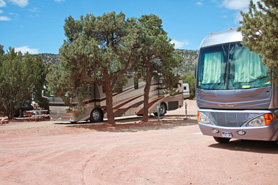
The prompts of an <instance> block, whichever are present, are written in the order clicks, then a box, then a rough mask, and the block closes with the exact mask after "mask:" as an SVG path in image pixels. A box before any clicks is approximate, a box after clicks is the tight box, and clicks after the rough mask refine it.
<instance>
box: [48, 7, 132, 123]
mask: <svg viewBox="0 0 278 185" xmlns="http://www.w3.org/2000/svg"><path fill="white" fill-rule="evenodd" d="M64 30H65V35H66V37H67V40H65V41H64V44H63V46H62V47H61V48H60V56H61V65H60V66H56V67H55V69H53V72H52V73H51V74H50V75H48V77H47V78H48V81H49V84H50V86H51V88H52V89H53V90H54V91H55V94H56V95H57V96H60V97H63V96H64V95H63V94H64V93H65V92H67V93H68V94H69V96H68V98H64V102H65V103H67V104H69V105H70V101H69V98H70V97H72V96H73V94H74V93H75V92H76V93H77V96H78V100H79V103H78V109H79V111H80V112H81V110H82V108H83V102H84V101H83V100H84V99H85V98H86V96H87V94H88V87H89V85H90V84H93V83H98V84H100V85H102V86H103V87H104V88H105V93H106V109H107V118H108V123H109V124H111V125H114V124H115V120H114V115H113V100H112V95H113V93H114V92H117V91H118V90H119V89H121V88H122V87H123V86H124V85H125V83H126V82H127V75H125V74H126V72H127V71H129V70H131V68H133V67H134V65H133V62H134V61H135V60H134V55H135V47H134V46H135V39H134V38H135V37H136V31H135V19H134V18H131V19H126V17H125V14H124V13H119V14H116V13H115V12H111V13H107V14H103V15H102V16H98V17H96V16H94V15H92V14H87V15H86V16H85V17H83V16H81V17H80V20H74V19H73V18H72V17H71V16H69V17H68V18H67V19H66V21H65V25H64Z"/></svg>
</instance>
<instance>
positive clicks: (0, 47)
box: [0, 44, 5, 56]
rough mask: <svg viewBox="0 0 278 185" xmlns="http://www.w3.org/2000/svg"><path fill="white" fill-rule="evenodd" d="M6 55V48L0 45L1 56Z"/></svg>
mask: <svg viewBox="0 0 278 185" xmlns="http://www.w3.org/2000/svg"><path fill="white" fill-rule="evenodd" d="M4 53H5V51H4V46H3V45H1V44H0V56H3V55H4Z"/></svg>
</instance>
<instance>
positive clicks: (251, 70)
mask: <svg viewBox="0 0 278 185" xmlns="http://www.w3.org/2000/svg"><path fill="white" fill-rule="evenodd" d="M267 70H268V69H267V68H266V67H265V66H264V65H263V64H262V63H261V58H260V56H259V54H256V53H254V52H251V51H250V50H249V49H247V48H246V47H244V46H242V45H241V44H240V43H233V44H224V45H219V46H213V47H207V48H202V49H201V50H200V58H199V65H198V83H197V86H198V88H201V89H211V90H224V89H226V90H233V89H247V88H255V87H265V86H269V85H270V82H266V80H267V79H268V76H267Z"/></svg>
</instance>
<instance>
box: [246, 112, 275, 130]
mask: <svg viewBox="0 0 278 185" xmlns="http://www.w3.org/2000/svg"><path fill="white" fill-rule="evenodd" d="M272 121H273V116H272V114H270V113H268V114H264V115H262V116H259V117H257V118H255V119H253V120H251V121H249V122H248V123H247V125H246V126H247V127H259V126H267V125H269V124H270V123H271V122H272Z"/></svg>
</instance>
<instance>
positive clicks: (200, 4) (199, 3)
mask: <svg viewBox="0 0 278 185" xmlns="http://www.w3.org/2000/svg"><path fill="white" fill-rule="evenodd" d="M196 4H197V5H198V6H204V4H203V3H202V2H200V1H198V2H197V3H196Z"/></svg>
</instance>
